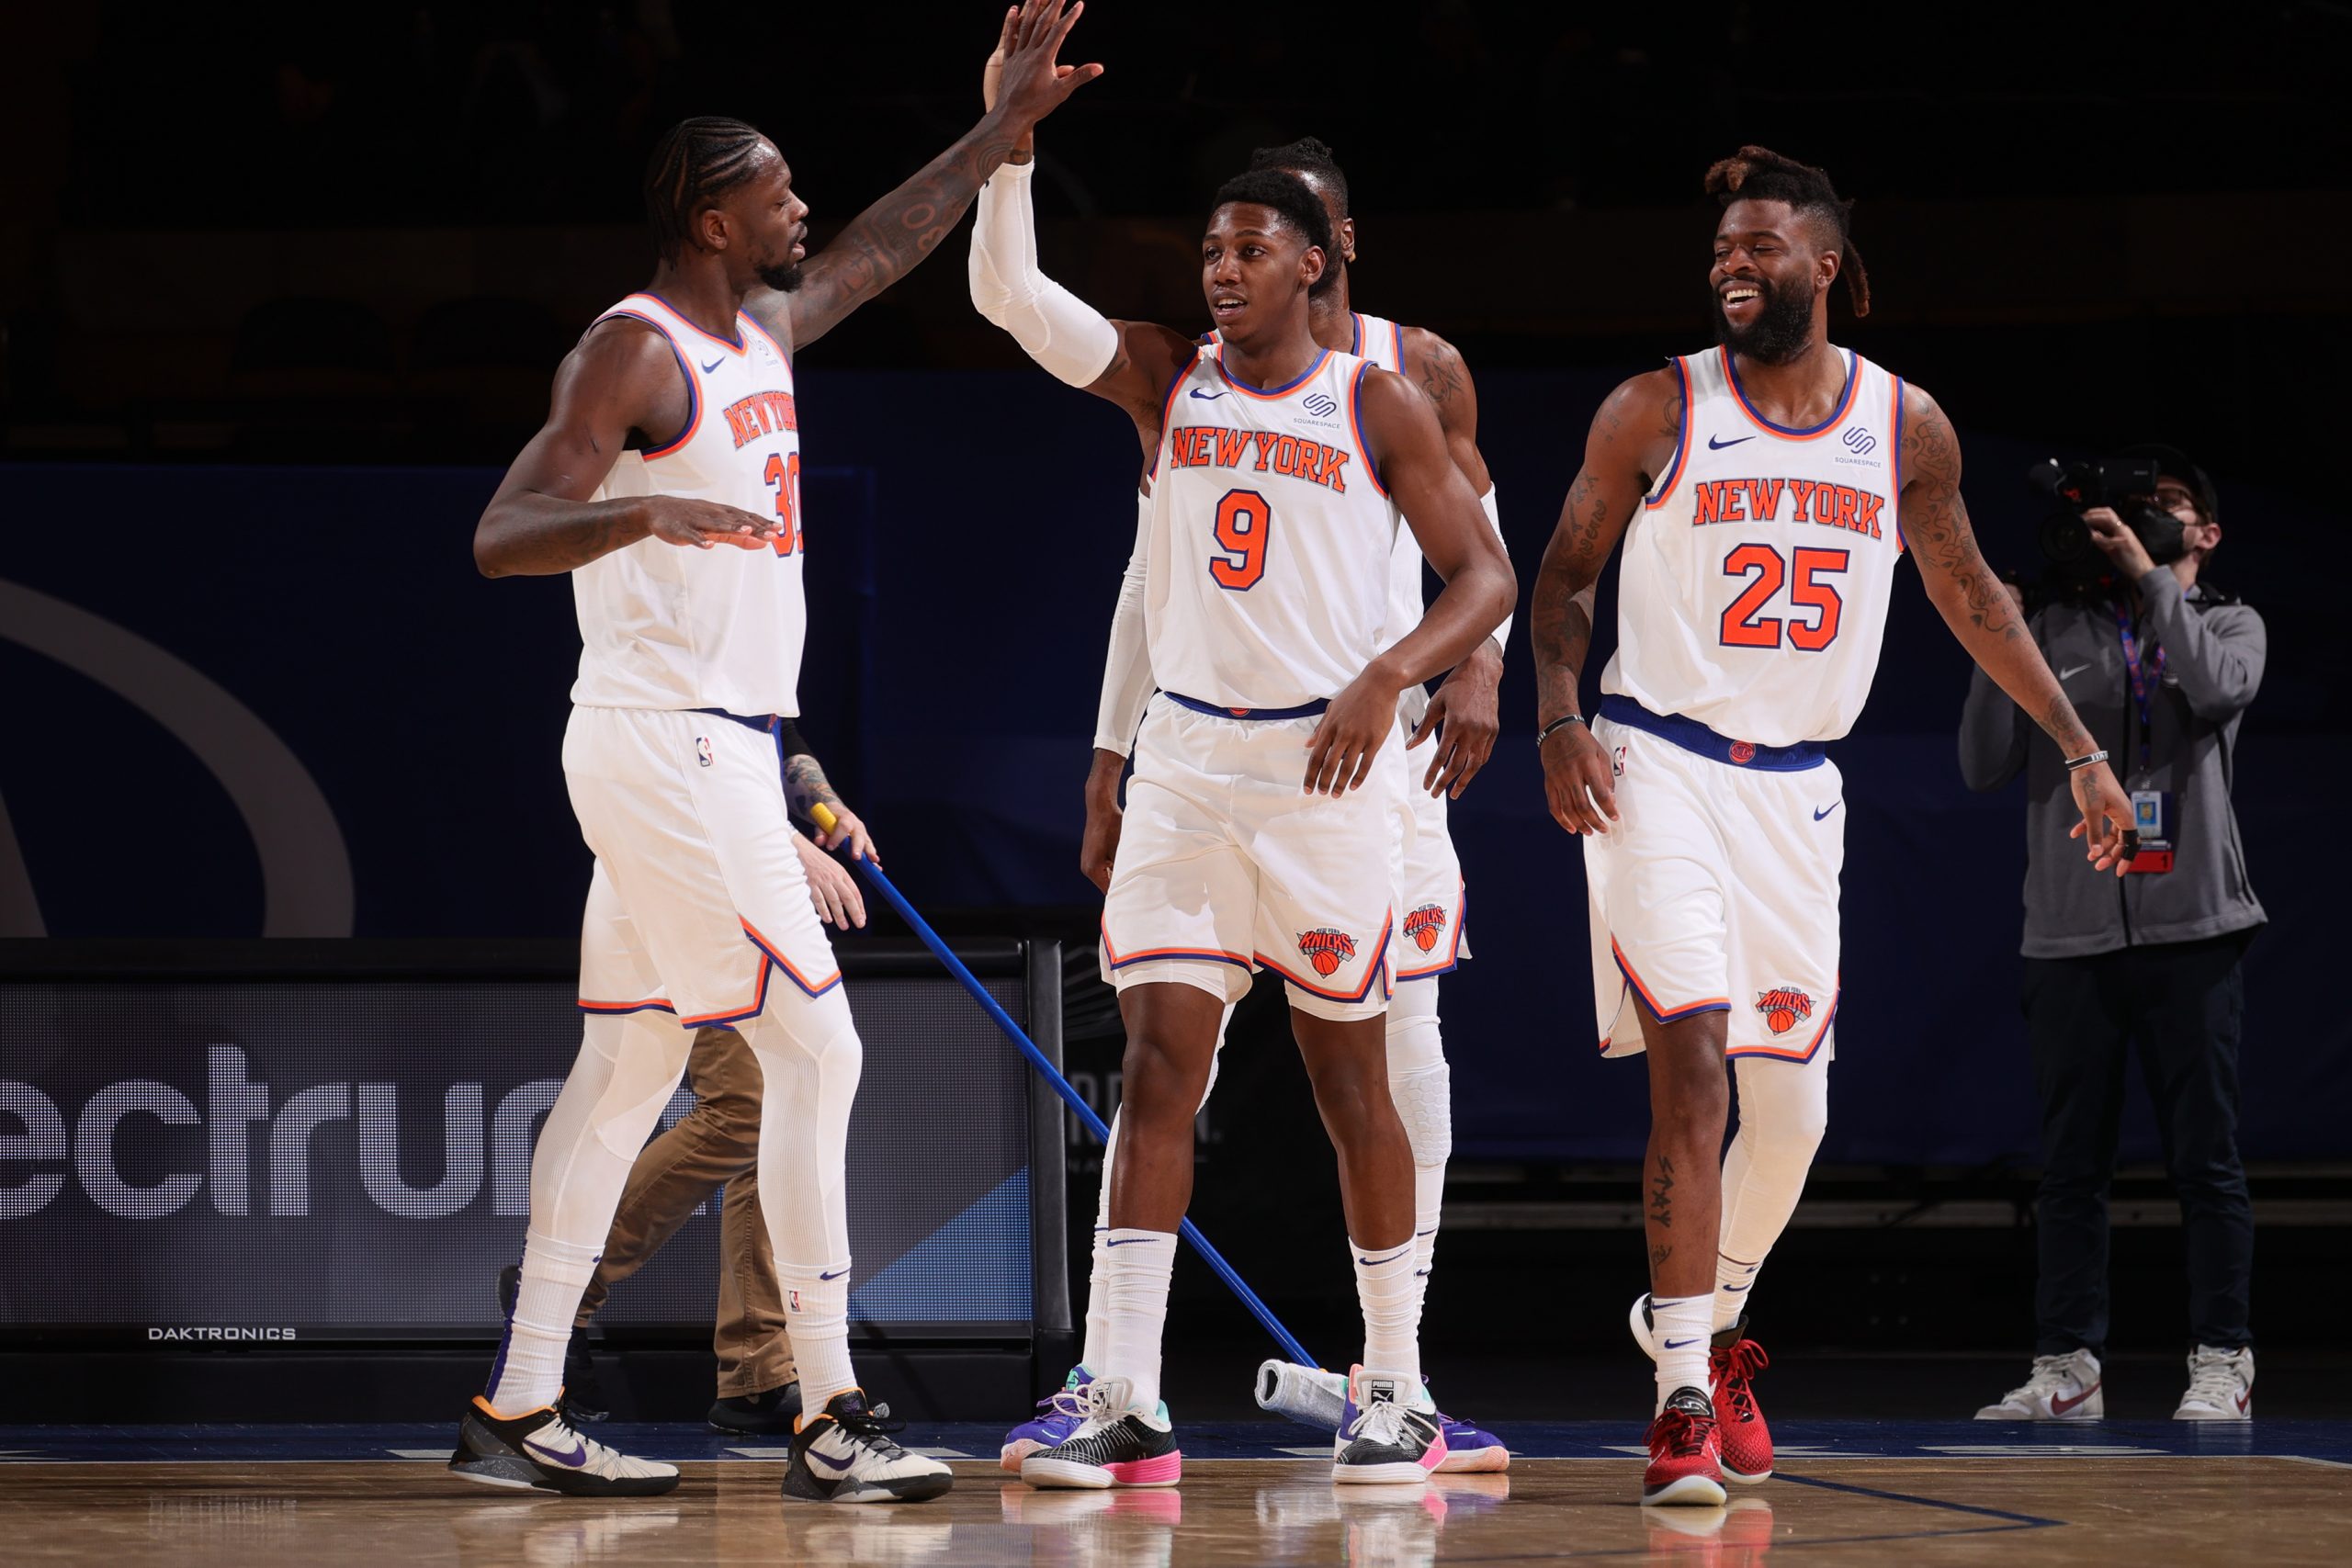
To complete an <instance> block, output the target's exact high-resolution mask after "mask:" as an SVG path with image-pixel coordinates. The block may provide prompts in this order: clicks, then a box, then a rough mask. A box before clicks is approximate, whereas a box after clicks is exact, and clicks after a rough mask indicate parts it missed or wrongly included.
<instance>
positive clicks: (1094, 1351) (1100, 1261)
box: [1078, 1111, 1119, 1373]
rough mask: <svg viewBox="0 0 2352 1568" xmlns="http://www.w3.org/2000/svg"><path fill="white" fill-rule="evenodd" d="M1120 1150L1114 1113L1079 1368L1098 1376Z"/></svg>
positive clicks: (1105, 1338) (1106, 1333)
mask: <svg viewBox="0 0 2352 1568" xmlns="http://www.w3.org/2000/svg"><path fill="white" fill-rule="evenodd" d="M1118 1147H1119V1113H1118V1112H1117V1111H1112V1112H1111V1141H1110V1142H1109V1143H1107V1144H1104V1145H1103V1184H1102V1188H1101V1190H1100V1191H1099V1192H1098V1193H1097V1195H1096V1197H1095V1200H1094V1267H1093V1269H1092V1271H1091V1273H1090V1274H1089V1275H1088V1276H1087V1280H1086V1344H1085V1346H1084V1348H1081V1349H1080V1351H1079V1353H1078V1361H1079V1365H1080V1366H1082V1367H1084V1368H1085V1369H1086V1370H1087V1371H1090V1372H1096V1373H1099V1372H1100V1371H1102V1368H1103V1359H1104V1358H1105V1357H1107V1356H1109V1355H1110V1353H1111V1287H1110V1284H1109V1282H1108V1281H1109V1280H1110V1265H1111V1249H1110V1247H1107V1246H1105V1245H1104V1244H1105V1243H1106V1242H1107V1241H1108V1240H1109V1238H1110V1235H1111V1161H1112V1158H1113V1157H1114V1155H1115V1153H1116V1152H1117V1149H1118Z"/></svg>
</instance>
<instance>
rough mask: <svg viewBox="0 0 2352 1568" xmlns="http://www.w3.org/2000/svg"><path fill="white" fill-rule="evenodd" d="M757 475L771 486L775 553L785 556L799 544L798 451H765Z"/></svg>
mask: <svg viewBox="0 0 2352 1568" xmlns="http://www.w3.org/2000/svg"><path fill="white" fill-rule="evenodd" d="M760 478H761V479H764V480H765V481H766V482H767V483H769V484H772V485H774V486H775V515H776V530H775V553H776V554H778V555H780V556H788V555H790V554H792V552H793V551H795V550H797V549H798V548H799V547H800V454H799V453H797V452H795V453H793V454H792V455H791V456H790V457H786V456H785V455H784V454H783V453H781V452H771V453H769V454H768V466H767V468H766V469H765V470H764V471H763V473H762V474H761V475H760Z"/></svg>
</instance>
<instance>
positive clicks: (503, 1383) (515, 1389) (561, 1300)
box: [482, 1231, 604, 1416]
mask: <svg viewBox="0 0 2352 1568" xmlns="http://www.w3.org/2000/svg"><path fill="white" fill-rule="evenodd" d="M603 1255H604V1248H603V1247H600V1246H598V1247H582V1246H581V1245H579V1244H578V1243H576V1242H567V1241H558V1240H557V1239H556V1238H555V1237H553V1236H550V1235H540V1234H539V1233H538V1232H537V1231H534V1232H531V1233H530V1234H529V1235H527V1236H526V1238H525V1240H524V1243H523V1281H522V1284H521V1286H520V1288H518V1289H517V1290H516V1291H515V1312H514V1314H513V1315H512V1316H511V1317H509V1318H508V1319H507V1320H506V1336H505V1337H504V1338H503V1340H502V1341H500V1343H499V1347H498V1359H497V1360H496V1361H494V1362H492V1365H491V1369H490V1386H489V1387H488V1388H487V1389H485V1390H483V1392H482V1397H483V1398H484V1399H486V1400H488V1401H489V1402H490V1407H491V1408H492V1410H495V1411H497V1412H498V1413H499V1414H500V1415H502V1416H520V1415H523V1414H524V1413H525V1412H526V1411H531V1410H537V1409H539V1408H540V1407H541V1406H543V1405H548V1404H554V1403H555V1401H556V1395H557V1394H559V1393H561V1392H562V1391H563V1351H564V1347H566V1346H567V1345H569V1344H570V1343H571V1319H572V1314H575V1313H577V1312H578V1311H579V1310H580V1292H582V1291H584V1290H586V1289H587V1288H588V1281H589V1280H591V1279H593V1278H594V1276H595V1273H596V1259H597V1258H600V1257H602V1256H603Z"/></svg>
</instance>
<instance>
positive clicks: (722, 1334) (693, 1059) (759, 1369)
mask: <svg viewBox="0 0 2352 1568" xmlns="http://www.w3.org/2000/svg"><path fill="white" fill-rule="evenodd" d="M686 1077H687V1079H688V1081H689V1082H691V1083H692V1084H693V1085H694V1090H695V1108H694V1109H693V1110H692V1111H688V1112H687V1113H686V1114H685V1116H684V1119H682V1120H681V1121H680V1122H678V1124H677V1125H676V1126H674V1127H673V1128H671V1129H670V1130H669V1131H668V1132H666V1133H664V1134H662V1135H661V1136H660V1137H658V1138H656V1139H654V1140H653V1141H652V1142H651V1143H650V1144H648V1145H645V1150H644V1152H643V1153H641V1154H639V1156H637V1164H636V1165H635V1166H633V1167H631V1168H630V1169H629V1173H628V1186H627V1187H625V1188H624V1189H622V1190H621V1203H620V1208H619V1210H618V1211H617V1212H616V1213H614V1215H613V1229H612V1234H611V1235H609V1236H607V1237H606V1238H605V1257H604V1260H603V1261H602V1262H600V1263H599V1264H597V1266H596V1276H595V1278H594V1279H593V1280H590V1281H589V1283H588V1289H587V1291H586V1292H585V1293H583V1294H582V1296H581V1298H580V1315H579V1317H578V1318H577V1319H576V1320H575V1321H576V1322H577V1323H578V1324H579V1325H580V1326H582V1327H583V1328H584V1327H586V1326H587V1325H588V1323H589V1321H590V1320H591V1319H592V1318H594V1316H595V1315H596V1309H597V1308H599V1307H601V1306H603V1305H604V1304H605V1296H606V1295H608V1294H609V1293H611V1291H612V1288H613V1287H614V1286H615V1285H616V1284H617V1283H619V1282H620V1281H621V1280H626V1279H628V1277H629V1276H630V1275H631V1274H634V1273H636V1272H637V1271H638V1269H640V1268H641V1267H643V1266H644V1264H645V1260H646V1259H647V1258H651V1257H652V1256H653V1255H654V1254H655V1253H656V1252H659V1251H660V1250H661V1249H662V1243H664V1242H666V1241H668V1240H669V1239H670V1237H671V1236H673V1235H675V1234H676V1233H677V1229H678V1227H679V1226H680V1225H683V1224H685V1223H686V1220H687V1218H688V1216H690V1215H691V1214H693V1213H694V1212H695V1208H696V1207H697V1206H698V1205H699V1204H700V1203H701V1202H702V1201H703V1200H705V1199H706V1198H708V1197H709V1196H710V1193H711V1189H713V1188H714V1187H717V1186H718V1185H720V1184H721V1183H724V1184H725V1185H726V1188H727V1198H726V1203H725V1206H724V1208H723V1209H722V1210H721V1211H720V1217H719V1224H718V1252H719V1269H718V1326H717V1328H716V1329H715V1330H714V1331H713V1333H712V1335H711V1349H712V1351H713V1352H714V1353H715V1354H716V1355H717V1356H718V1397H719V1398H721V1399H730V1398H734V1397H737V1396H739V1395H748V1394H755V1393H767V1392H768V1391H769V1390H770V1389H776V1388H782V1387H783V1386H784V1385H785V1384H786V1383H788V1382H792V1381H793V1380H794V1379H795V1378H797V1376H798V1375H799V1373H798V1371H797V1369H796V1368H795V1367H794V1366H793V1361H792V1341H791V1339H790V1338H788V1337H786V1333H785V1317H784V1303H783V1301H782V1299H781V1298H780V1296H779V1294H778V1292H777V1289H776V1282H775V1251H774V1249H773V1248H772V1247H770V1246H769V1243H768V1226H767V1218H766V1216H765V1215H763V1214H762V1213H761V1212H760V1186H759V1169H758V1167H759V1155H760V1093H761V1087H762V1086H761V1078H760V1063H759V1058H758V1057H757V1056H755V1055H752V1048H751V1046H750V1045H748V1044H746V1043H744V1041H743V1037H742V1036H741V1035H740V1034H738V1033H736V1032H734V1031H733V1030H731V1029H705V1030H701V1031H698V1032H696V1033H695V1043H694V1050H693V1052H692V1054H691V1055H688V1056H687V1058H686Z"/></svg>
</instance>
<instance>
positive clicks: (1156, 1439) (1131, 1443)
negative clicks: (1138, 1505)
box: [1021, 1378, 1184, 1490]
mask: <svg viewBox="0 0 2352 1568" xmlns="http://www.w3.org/2000/svg"><path fill="white" fill-rule="evenodd" d="M1134 1398H1135V1384H1134V1383H1132V1382H1129V1381H1128V1380H1126V1379H1125V1378H1095V1379H1093V1380H1092V1381H1091V1382H1088V1383H1087V1385H1086V1419H1085V1420H1083V1421H1081V1422H1080V1423H1079V1426H1078V1429H1077V1430H1076V1431H1074V1432H1072V1433H1071V1434H1070V1435H1069V1437H1068V1438H1065V1439H1064V1440H1063V1441H1061V1442H1059V1443H1057V1444H1055V1445H1054V1446H1053V1447H1052V1448H1050V1449H1045V1450H1040V1451H1039V1452H1036V1453H1033V1454H1031V1455H1030V1456H1029V1457H1028V1458H1027V1459H1025V1460H1023V1461H1021V1479H1022V1480H1023V1481H1025V1482H1027V1483H1029V1484H1030V1485H1032V1486H1083V1487H1090V1488H1093V1489H1097V1490H1099V1489H1101V1488H1103V1487H1105V1486H1173V1485H1175V1484H1176V1483H1177V1482H1178V1481H1179V1480H1181V1479H1182V1476H1183V1473H1184V1454H1183V1450H1181V1449H1179V1448H1177V1446H1176V1434H1175V1432H1174V1430H1173V1428H1172V1427H1171V1425H1170V1421H1169V1419H1168V1406H1167V1404H1164V1403H1162V1404H1157V1405H1155V1406H1154V1407H1153V1408H1151V1409H1149V1410H1145V1409H1142V1408H1141V1407H1139V1406H1137V1405H1136V1404H1134V1403H1133V1401H1134Z"/></svg>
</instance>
